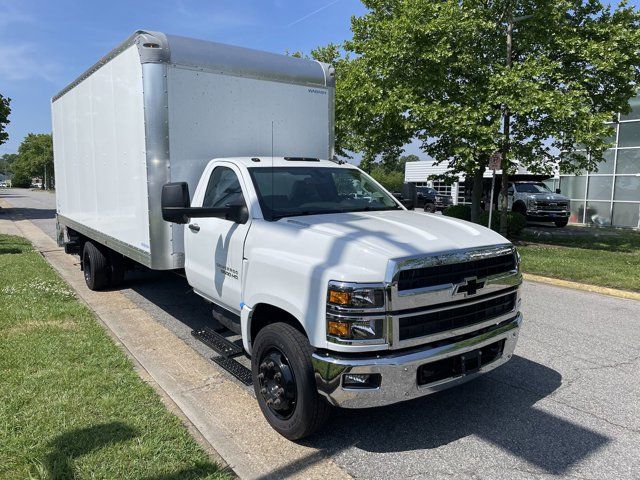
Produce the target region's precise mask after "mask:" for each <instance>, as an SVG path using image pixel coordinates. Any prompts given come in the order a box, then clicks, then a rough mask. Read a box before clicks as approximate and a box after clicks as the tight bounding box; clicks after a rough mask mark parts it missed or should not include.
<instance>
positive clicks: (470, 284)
mask: <svg viewBox="0 0 640 480" xmlns="http://www.w3.org/2000/svg"><path fill="white" fill-rule="evenodd" d="M483 287H484V280H482V281H480V282H479V281H478V277H469V278H465V279H464V280H463V281H462V282H460V283H458V284H456V286H455V288H454V289H453V294H454V295H457V294H459V293H464V294H465V296H468V295H475V294H476V293H477V292H478V290H480V289H481V288H483Z"/></svg>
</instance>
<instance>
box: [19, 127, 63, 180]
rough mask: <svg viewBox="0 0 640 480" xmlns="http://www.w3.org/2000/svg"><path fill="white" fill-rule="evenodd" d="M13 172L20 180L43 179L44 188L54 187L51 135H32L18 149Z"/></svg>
mask: <svg viewBox="0 0 640 480" xmlns="http://www.w3.org/2000/svg"><path fill="white" fill-rule="evenodd" d="M12 170H13V172H14V174H15V175H18V177H19V178H23V177H35V176H38V177H43V179H45V181H46V185H45V184H44V182H43V188H51V186H52V185H53V178H54V171H53V141H52V139H51V134H50V133H30V134H28V135H27V136H26V137H25V138H24V140H22V143H21V144H20V146H19V147H18V158H17V160H16V161H15V162H14V163H13V165H12Z"/></svg>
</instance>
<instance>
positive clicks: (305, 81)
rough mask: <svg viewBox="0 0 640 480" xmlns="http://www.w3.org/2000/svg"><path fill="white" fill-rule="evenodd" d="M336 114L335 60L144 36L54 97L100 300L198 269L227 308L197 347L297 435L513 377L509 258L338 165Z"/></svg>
mask: <svg viewBox="0 0 640 480" xmlns="http://www.w3.org/2000/svg"><path fill="white" fill-rule="evenodd" d="M333 111H334V73H333V69H332V68H331V67H330V66H328V65H325V64H322V63H319V62H315V61H311V60H304V59H297V58H292V57H288V56H284V55H276V54H272V53H266V52H259V51H255V50H249V49H245V48H240V47H233V46H227V45H221V44H218V43H213V42H206V41H200V40H193V39H187V38H183V37H177V36H171V35H165V34H162V33H158V32H149V31H138V32H136V33H134V34H133V35H132V36H131V37H130V38H128V39H127V40H126V41H125V42H123V43H122V44H121V45H120V46H119V47H118V48H116V49H115V50H113V51H112V52H111V53H109V54H108V55H107V56H105V57H104V58H102V59H101V60H100V61H99V62H98V63H97V64H96V65H94V66H93V67H91V68H90V69H89V70H87V72H85V73H84V74H83V75H81V76H80V77H79V78H78V79H77V80H75V81H74V82H72V83H71V84H70V85H69V86H68V87H66V88H65V89H64V90H62V91H61V92H60V93H59V94H57V95H56V96H55V97H54V98H53V100H52V115H53V140H54V155H55V169H56V197H57V220H58V242H59V244H60V245H64V246H65V249H66V251H67V252H68V253H71V254H78V255H80V257H81V260H82V261H81V266H82V269H83V270H84V276H85V279H86V282H87V285H88V286H89V288H91V289H94V290H100V289H103V288H107V287H115V286H117V285H118V284H119V283H120V282H121V281H122V279H123V276H124V273H125V270H126V268H127V266H130V265H132V264H135V263H139V264H142V265H145V266H147V267H149V268H152V269H162V270H179V271H181V270H182V269H184V273H185V275H186V278H187V281H188V283H189V285H190V286H191V287H192V288H193V290H194V291H195V292H196V293H197V294H198V295H200V296H201V297H202V298H203V299H205V300H206V301H208V302H210V303H211V304H212V309H213V315H212V318H211V328H207V329H204V330H201V331H198V332H194V335H196V336H197V337H198V338H200V339H201V340H202V341H204V342H205V343H207V344H208V345H209V346H211V347H212V348H213V349H214V350H216V351H217V352H218V356H216V357H215V358H214V359H215V361H216V363H218V364H219V365H220V366H221V367H223V368H224V369H226V370H227V371H229V372H230V373H232V374H233V375H235V376H236V377H238V378H239V379H240V380H242V381H245V382H246V383H247V384H250V383H253V385H254V389H255V393H256V398H257V400H258V403H259V405H260V408H261V410H262V412H263V413H264V415H265V417H266V419H267V420H268V421H269V423H270V424H271V425H272V426H273V427H274V428H275V429H276V430H277V431H278V432H280V433H281V434H282V435H284V436H285V437H287V438H290V439H299V438H302V437H305V436H307V435H309V434H311V433H313V432H314V431H316V430H317V429H318V428H319V427H320V426H321V425H322V424H323V422H324V420H325V419H326V418H327V417H328V415H329V414H330V411H331V407H332V406H335V407H344V408H360V407H370V406H378V405H386V404H390V403H394V402H398V401H402V400H407V399H410V398H415V397H417V396H421V395H425V394H428V393H432V392H435V391H439V390H442V389H444V388H448V387H451V386H454V385H458V384H460V383H462V382H465V381H467V380H470V379H472V378H475V377H477V376H478V375H480V374H482V373H484V372H487V371H489V370H492V369H494V368H496V367H498V366H499V365H502V364H503V363H505V362H506V361H507V360H508V359H509V358H511V356H512V354H513V351H514V349H515V345H516V341H517V337H518V332H519V329H520V325H521V322H522V315H521V313H520V284H521V282H522V276H521V274H520V270H519V257H518V254H517V252H516V250H515V248H514V247H513V245H511V244H510V243H509V242H508V241H507V240H506V239H505V238H503V237H501V236H500V235H498V234H496V233H495V232H493V231H491V230H488V229H486V228H484V227H481V226H478V225H475V224H471V223H468V222H464V221H460V220H455V219H452V218H447V217H444V216H442V215H432V214H425V213H418V212H414V211H410V210H407V209H406V208H405V206H403V205H402V204H401V203H399V202H398V201H397V200H396V199H395V198H394V197H393V196H392V195H391V194H389V192H387V191H386V190H385V189H384V188H383V187H382V186H380V185H379V184H378V183H377V182H375V180H373V179H372V178H371V177H369V176H368V175H367V174H366V173H364V172H362V171H361V170H359V169H358V168H356V167H355V166H352V165H348V164H345V163H343V162H339V161H336V160H332V159H333V158H334V156H333V144H334V137H333V135H334V134H333V132H334V117H333ZM231 332H233V333H234V334H236V335H239V336H240V338H239V339H238V341H237V342H235V343H234V342H233V341H230V340H229V338H231V339H233V338H234V337H229V334H230V333H231ZM242 355H247V356H250V362H251V368H250V369H248V368H247V367H245V366H243V364H242V363H241V362H238V359H239V358H241V356H242Z"/></svg>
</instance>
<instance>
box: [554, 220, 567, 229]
mask: <svg viewBox="0 0 640 480" xmlns="http://www.w3.org/2000/svg"><path fill="white" fill-rule="evenodd" d="M553 223H555V224H556V227H558V228H562V227H566V226H567V223H569V219H568V218H562V219H560V220H556V221H555V222H553Z"/></svg>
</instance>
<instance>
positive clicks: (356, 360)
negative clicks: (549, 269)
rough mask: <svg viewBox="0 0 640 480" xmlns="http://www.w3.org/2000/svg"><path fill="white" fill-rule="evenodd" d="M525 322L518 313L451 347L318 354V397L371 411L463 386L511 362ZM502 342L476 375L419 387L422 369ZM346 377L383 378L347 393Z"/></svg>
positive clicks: (471, 374) (314, 365) (315, 369)
mask: <svg viewBox="0 0 640 480" xmlns="http://www.w3.org/2000/svg"><path fill="white" fill-rule="evenodd" d="M521 323H522V314H521V313H518V314H517V315H516V316H515V317H514V318H513V319H512V320H510V321H508V322H504V323H502V324H500V325H498V326H496V327H495V328H493V329H491V330H488V331H485V332H484V333H482V334H479V335H477V336H475V337H470V338H468V337H465V338H464V339H462V340H458V341H454V342H453V343H445V344H443V343H442V342H440V343H438V344H436V345H437V346H433V344H432V345H427V346H426V348H425V349H422V350H421V349H412V350H411V351H409V352H390V353H389V354H388V355H383V354H378V355H375V356H371V357H366V358H363V357H361V356H357V357H351V358H350V357H348V356H339V355H337V354H332V353H329V352H316V353H314V354H313V356H312V362H313V367H314V371H315V377H316V384H317V387H318V392H319V393H320V394H321V395H323V396H324V397H325V398H326V399H327V400H328V401H329V403H331V404H332V405H335V406H339V407H344V408H367V407H377V406H383V405H389V404H392V403H396V402H400V401H404V400H409V399H412V398H416V397H420V396H423V395H427V394H430V393H434V392H437V391H440V390H444V389H446V388H449V387H453V386H455V385H459V384H461V383H464V382H466V381H468V380H471V379H473V378H475V377H477V376H479V375H481V374H483V373H486V372H488V371H490V370H493V369H494V368H496V367H498V366H500V365H502V364H503V363H505V362H507V361H508V360H509V359H510V358H511V356H512V355H513V351H514V350H515V347H516V342H517V340H518V333H519V330H520V325H521ZM501 340H504V346H503V348H502V354H501V355H500V356H499V357H497V358H495V359H494V360H493V361H491V362H490V363H487V364H486V365H483V366H481V367H480V368H479V369H477V370H474V371H473V372H472V373H462V374H457V375H454V376H451V377H448V378H444V379H442V380H439V381H436V382H433V383H427V384H425V385H419V384H418V370H419V367H421V366H422V365H425V364H429V363H432V362H436V361H439V360H443V359H446V358H449V357H455V356H459V355H461V354H464V353H465V352H471V351H475V350H477V349H480V348H482V347H485V346H488V345H491V344H494V343H496V342H499V341H501ZM345 374H380V375H381V378H382V380H381V383H380V386H379V387H378V388H373V389H363V388H357V389H354V388H345V387H344V386H343V384H342V382H343V376H344V375H345Z"/></svg>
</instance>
